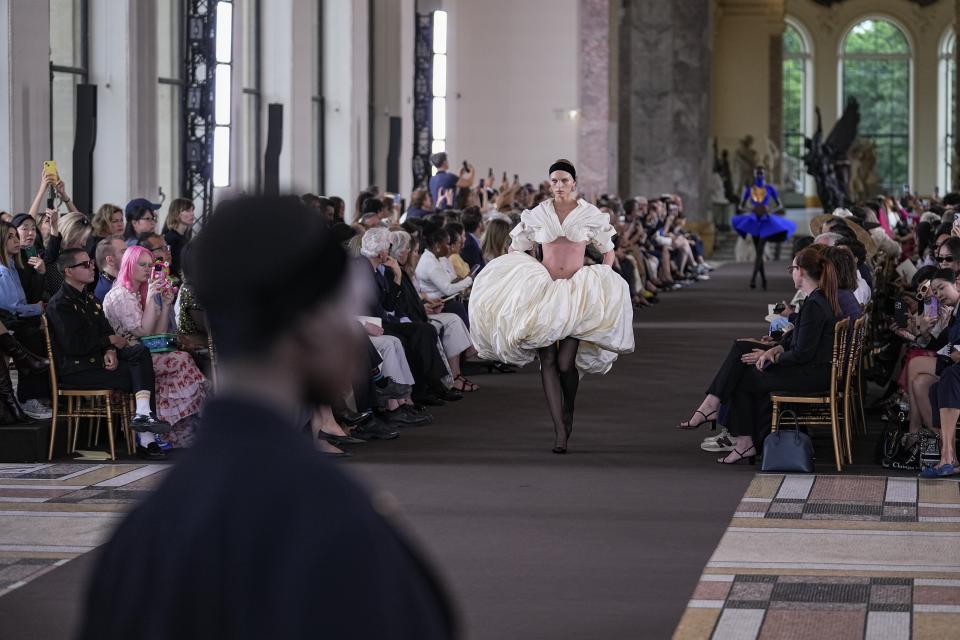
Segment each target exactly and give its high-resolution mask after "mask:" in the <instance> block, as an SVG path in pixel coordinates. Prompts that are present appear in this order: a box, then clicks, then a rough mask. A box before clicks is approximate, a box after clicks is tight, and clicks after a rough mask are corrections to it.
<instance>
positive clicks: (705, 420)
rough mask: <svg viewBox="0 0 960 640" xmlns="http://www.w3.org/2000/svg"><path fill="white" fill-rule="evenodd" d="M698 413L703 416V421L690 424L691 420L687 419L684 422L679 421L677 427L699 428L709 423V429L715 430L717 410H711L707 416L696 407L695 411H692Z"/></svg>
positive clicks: (685, 428)
mask: <svg viewBox="0 0 960 640" xmlns="http://www.w3.org/2000/svg"><path fill="white" fill-rule="evenodd" d="M698 413H699V414H700V415H702V416H703V422H698V423H697V424H690V423H691V420H687V421H685V422H681V423H680V424H678V425H677V429H684V430H692V429H699V428H700V427H702V426H703V425H705V424H709V425H710V431H716V430H717V412H716V411H711V412H710V415H709V416H708V415H707V414H705V413H704V412H703V411H700V409H697V410H696V411H694V412H693V414H694V415H696V414H698Z"/></svg>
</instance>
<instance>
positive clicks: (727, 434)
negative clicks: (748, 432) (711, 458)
mask: <svg viewBox="0 0 960 640" xmlns="http://www.w3.org/2000/svg"><path fill="white" fill-rule="evenodd" d="M730 437H731V436H730V432H729V431H728V430H727V428H726V427H724V428H723V429H721V430H720V433H718V434H717V435H715V436H707V437H706V438H704V439H703V441H704V442H715V441H717V440H719V439H720V438H730Z"/></svg>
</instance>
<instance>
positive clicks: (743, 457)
mask: <svg viewBox="0 0 960 640" xmlns="http://www.w3.org/2000/svg"><path fill="white" fill-rule="evenodd" d="M751 449H753V455H752V456H748V455H746V453H747V452H748V451H750V450H751ZM734 453H735V454H737V455H738V456H740V457H739V458H737V459H736V460H731V461H730V462H727V458H729V457H730V456H731V455H733V454H734ZM744 460H746V461H747V462H748V463H750V464H756V462H757V448H756V447H755V446H753V445H750V446H749V447H747V448H746V449H744V450H743V451H740V449H734V450H733V451H731V452H730V453H729V454H727V455H725V456H723V457H722V458H717V464H740V463H741V462H743V461H744Z"/></svg>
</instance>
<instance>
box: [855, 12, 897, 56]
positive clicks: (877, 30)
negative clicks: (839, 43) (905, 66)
mask: <svg viewBox="0 0 960 640" xmlns="http://www.w3.org/2000/svg"><path fill="white" fill-rule="evenodd" d="M843 51H844V53H904V54H909V53H910V45H909V44H907V39H906V38H905V37H904V35H903V33H901V32H900V29H898V28H897V27H895V26H894V25H893V24H892V23H890V22H887V21H886V20H864V21H863V22H861V23H859V24H858V25H857V26H855V27H854V28H853V29H851V31H850V33H849V34H848V35H847V40H846V42H844V43H843Z"/></svg>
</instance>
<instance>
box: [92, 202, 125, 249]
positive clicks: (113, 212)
mask: <svg viewBox="0 0 960 640" xmlns="http://www.w3.org/2000/svg"><path fill="white" fill-rule="evenodd" d="M90 227H91V228H92V229H93V235H92V236H90V241H89V243H88V244H87V246H86V247H85V248H86V251H87V255H91V256H92V255H93V254H94V252H96V250H97V245H98V244H100V241H101V240H103V239H104V238H109V237H110V236H117V235H118V236H121V237H122V236H123V209H121V208H120V207H118V206H117V205H115V204H105V205H102V206H101V207H100V208H99V209H97V212H96V213H95V214H93V219H92V220H91V221H90Z"/></svg>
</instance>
